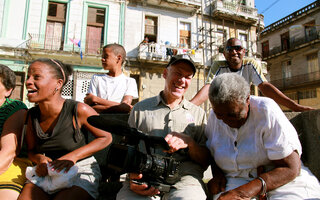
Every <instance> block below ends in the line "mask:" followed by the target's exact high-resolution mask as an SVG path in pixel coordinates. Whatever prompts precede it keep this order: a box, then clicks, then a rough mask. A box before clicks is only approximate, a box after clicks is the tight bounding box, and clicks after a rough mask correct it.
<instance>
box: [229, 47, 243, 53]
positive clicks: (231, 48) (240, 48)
mask: <svg viewBox="0 0 320 200" xmlns="http://www.w3.org/2000/svg"><path fill="white" fill-rule="evenodd" d="M242 49H243V48H242V46H239V45H237V46H227V47H226V51H228V52H232V51H233V50H236V51H237V52H239V51H241V50H242Z"/></svg>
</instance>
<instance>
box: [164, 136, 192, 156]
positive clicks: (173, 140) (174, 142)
mask: <svg viewBox="0 0 320 200" xmlns="http://www.w3.org/2000/svg"><path fill="white" fill-rule="evenodd" d="M164 139H165V140H166V141H167V143H168V145H169V147H170V149H169V150H168V151H166V152H168V153H173V152H175V151H178V150H179V149H184V148H187V147H188V142H189V141H190V140H191V138H190V136H188V135H185V134H182V133H177V132H171V133H169V134H168V135H167V136H166V137H165V138H164Z"/></svg>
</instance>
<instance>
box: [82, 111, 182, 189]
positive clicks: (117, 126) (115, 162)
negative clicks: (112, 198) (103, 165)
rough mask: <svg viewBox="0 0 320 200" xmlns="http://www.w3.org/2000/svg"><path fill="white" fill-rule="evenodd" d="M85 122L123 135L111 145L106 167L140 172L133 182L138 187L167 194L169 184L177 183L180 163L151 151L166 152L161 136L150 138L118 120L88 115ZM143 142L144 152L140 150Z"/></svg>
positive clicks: (121, 171)
mask: <svg viewBox="0 0 320 200" xmlns="http://www.w3.org/2000/svg"><path fill="white" fill-rule="evenodd" d="M88 122H89V123H90V124H91V125H93V126H95V127H97V128H100V129H103V130H105V131H108V132H111V133H112V134H116V135H121V136H124V137H123V139H122V141H121V142H119V143H116V144H111V146H110V148H109V151H108V155H107V166H108V168H111V169H113V170H115V171H116V172H118V173H119V174H124V173H142V174H143V178H142V179H139V180H134V182H135V183H137V184H147V185H148V186H152V187H155V188H157V189H159V191H161V192H169V191H170V188H171V185H173V184H175V183H176V182H177V181H179V180H180V175H179V164H180V163H179V162H178V161H176V160H175V158H173V157H171V156H162V155H159V154H155V153H151V149H152V148H154V149H162V150H169V146H168V143H167V142H166V141H165V139H164V138H163V137H157V136H150V135H147V134H145V133H142V132H140V131H138V130H137V129H135V128H131V127H129V126H128V124H125V125H124V123H123V122H122V121H119V120H110V119H108V120H106V119H104V118H102V117H100V116H91V117H89V118H88ZM141 142H142V143H143V144H144V146H145V150H146V152H142V151H140V150H139V144H140V143H141Z"/></svg>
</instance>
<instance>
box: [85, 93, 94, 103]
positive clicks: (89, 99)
mask: <svg viewBox="0 0 320 200" xmlns="http://www.w3.org/2000/svg"><path fill="white" fill-rule="evenodd" d="M94 98H95V96H94V95H93V94H91V93H88V94H86V97H85V98H84V99H83V102H84V103H86V104H88V105H89V106H91V105H93V104H94Z"/></svg>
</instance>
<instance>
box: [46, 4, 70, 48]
mask: <svg viewBox="0 0 320 200" xmlns="http://www.w3.org/2000/svg"><path fill="white" fill-rule="evenodd" d="M66 9H67V4H65V3H56V2H49V6H48V16H47V25H46V35H45V44H44V47H45V49H50V50H63V43H64V31H65V22H66Z"/></svg>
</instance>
